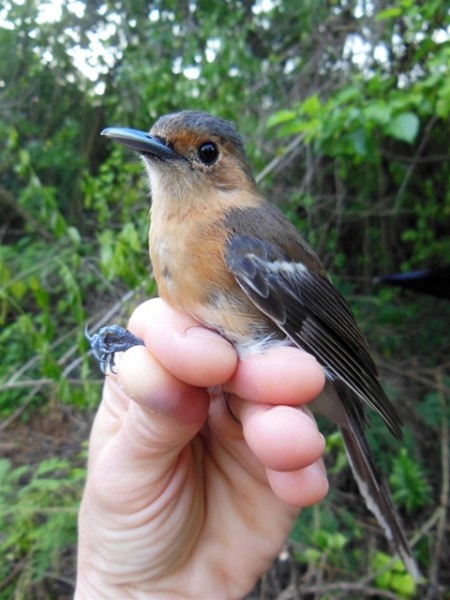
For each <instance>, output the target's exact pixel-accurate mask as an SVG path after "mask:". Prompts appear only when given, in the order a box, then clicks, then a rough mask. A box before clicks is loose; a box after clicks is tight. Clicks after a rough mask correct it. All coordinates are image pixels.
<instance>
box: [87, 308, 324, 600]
mask: <svg viewBox="0 0 450 600" xmlns="http://www.w3.org/2000/svg"><path fill="white" fill-rule="evenodd" d="M129 329H130V331H132V332H133V333H134V334H135V335H137V336H139V337H140V338H142V339H143V340H144V342H145V344H146V347H145V348H144V347H143V346H136V347H134V348H131V349H130V350H128V351H127V352H126V353H124V354H123V355H120V356H118V362H117V373H118V374H117V375H113V374H111V375H108V377H107V378H106V381H105V386H104V391H103V398H102V401H101V404H100V407H99V410H98V413H97V416H96V419H95V422H94V425H93V429H92V434H91V440H90V447H89V462H88V477H87V483H86V488H85V491H84V496H83V500H82V503H81V508H80V516H79V546H78V581H77V589H76V593H75V598H76V599H77V600H88V599H89V600H93V599H100V598H101V599H106V598H117V599H119V598H120V599H123V598H146V599H149V598H151V599H153V598H158V599H159V598H167V599H169V598H170V599H174V598H196V599H198V598H240V597H242V596H244V595H245V594H246V593H247V592H248V591H249V590H250V589H251V588H252V587H253V585H254V584H255V582H256V581H257V579H258V578H259V577H260V576H261V575H262V574H263V573H264V572H265V571H266V570H267V568H268V567H269V566H270V564H271V562H272V561H273V559H274V558H275V557H276V555H277V554H278V552H279V551H280V549H281V548H282V546H283V544H284V542H285V541H286V538H287V536H288V534H289V532H290V529H291V527H292V524H293V522H294V521H295V519H296V517H297V514H298V511H299V508H301V507H304V506H308V505H310V504H313V503H315V502H318V501H319V500H321V499H322V498H323V497H324V496H325V494H326V492H327V489H328V484H327V480H326V475H325V472H324V468H323V464H322V461H321V458H320V457H321V455H322V452H323V449H324V439H323V436H322V435H321V434H320V433H319V431H318V429H317V427H316V424H315V421H314V419H313V417H312V415H311V413H310V412H309V411H308V410H307V409H305V408H304V407H302V405H303V404H304V403H306V402H308V401H310V400H312V399H313V398H315V397H316V396H317V395H318V394H319V393H320V391H321V390H322V388H323V385H324V374H323V370H322V368H321V367H320V365H319V364H318V363H317V362H316V360H315V359H314V358H313V357H312V356H310V355H308V354H306V353H303V352H301V351H299V350H297V349H294V348H274V349H271V350H269V351H267V352H266V353H265V354H262V355H254V356H251V357H249V358H248V359H245V360H240V361H239V360H238V357H237V355H236V352H235V350H234V349H233V347H232V346H231V345H230V344H229V343H228V342H227V341H226V340H224V339H223V338H222V337H221V336H220V335H218V334H216V333H214V332H211V331H209V330H207V329H204V328H202V327H199V325H198V323H196V322H195V321H193V320H192V319H190V318H189V317H187V316H185V315H182V314H179V313H177V312H175V311H174V310H173V309H172V308H170V307H169V306H168V305H167V304H166V303H164V302H163V301H162V300H159V299H155V300H150V301H148V302H146V303H144V304H143V305H141V306H140V307H139V308H138V309H137V310H136V311H135V313H134V314H133V316H132V317H131V320H130V323H129ZM219 386H220V387H219ZM207 388H210V389H211V388H213V393H212V394H211V395H210V393H209V392H208V389H207ZM224 390H225V391H226V394H227V398H228V405H229V407H230V409H231V411H232V413H233V415H235V416H236V417H237V419H238V420H239V422H240V423H239V422H238V421H237V420H236V419H235V418H233V416H232V414H231V412H230V410H228V408H227V402H226V401H225V394H224ZM214 392H215V393H214ZM241 424H242V425H241Z"/></svg>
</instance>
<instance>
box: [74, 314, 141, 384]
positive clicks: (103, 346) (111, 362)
mask: <svg viewBox="0 0 450 600" xmlns="http://www.w3.org/2000/svg"><path fill="white" fill-rule="evenodd" d="M84 335H85V337H86V339H87V340H88V342H89V344H90V345H91V350H92V355H93V356H94V358H95V359H96V360H97V361H98V363H99V365H100V369H101V371H102V373H106V372H107V370H108V369H109V370H110V371H111V373H116V371H115V370H114V367H115V354H116V352H125V350H128V349H129V348H132V347H133V346H144V342H143V341H142V340H141V339H140V338H138V337H136V336H135V335H133V334H132V333H131V332H130V331H128V329H125V328H124V327H121V326H120V325H108V326H106V327H102V328H101V329H99V330H98V331H97V333H93V334H92V335H90V334H89V331H88V328H87V326H86V328H85V330H84Z"/></svg>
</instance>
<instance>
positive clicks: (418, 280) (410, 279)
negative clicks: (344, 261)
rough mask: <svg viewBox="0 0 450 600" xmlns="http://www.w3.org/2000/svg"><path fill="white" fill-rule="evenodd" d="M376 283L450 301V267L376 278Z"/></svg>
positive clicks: (445, 266)
mask: <svg viewBox="0 0 450 600" xmlns="http://www.w3.org/2000/svg"><path fill="white" fill-rule="evenodd" d="M376 282H377V283H385V284H388V285H396V286H398V287H401V288H403V289H407V290H412V291H413V292H416V293H418V294H428V295H430V296H436V297H438V298H446V299H447V300H450V265H443V266H440V267H436V268H434V269H421V270H420V271H408V272H406V273H392V274H390V275H383V276H382V277H379V278H377V280H376Z"/></svg>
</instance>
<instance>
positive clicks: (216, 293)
mask: <svg viewBox="0 0 450 600" xmlns="http://www.w3.org/2000/svg"><path fill="white" fill-rule="evenodd" d="M225 235H226V231H225V230H224V229H223V228H218V227H217V221H216V222H215V223H213V222H211V220H207V219H201V218H198V219H197V220H196V222H195V223H190V224H189V226H187V225H185V224H180V222H179V221H178V220H175V219H174V220H170V219H169V220H167V219H166V222H165V223H164V226H163V227H161V225H160V224H159V223H158V221H157V219H154V218H152V223H151V227H150V259H151V262H152V267H153V273H154V276H155V279H156V283H157V285H158V293H159V295H160V297H161V298H163V299H164V300H166V301H167V302H168V303H169V304H170V305H171V306H173V307H174V308H175V309H177V310H180V311H183V312H185V313H187V314H189V315H191V316H193V317H194V318H195V319H197V320H198V321H200V322H201V323H202V324H204V325H206V326H207V327H209V328H211V329H214V330H216V331H219V332H220V333H221V334H222V335H224V337H226V338H227V339H229V340H230V341H231V342H232V343H233V344H234V345H235V346H236V348H237V349H238V351H239V353H240V354H246V353H247V352H251V351H252V349H253V348H254V349H256V348H258V347H259V346H262V345H265V344H266V342H268V341H269V340H271V339H272V337H273V335H274V333H273V327H272V326H271V325H270V324H269V322H268V321H266V320H265V319H264V318H262V315H261V313H260V311H258V310H257V309H256V307H255V306H254V305H253V303H252V302H251V301H250V300H249V299H248V297H247V295H246V294H245V293H244V292H243V291H242V290H241V288H240V287H239V285H238V284H237V282H236V279H235V278H234V276H233V275H232V274H231V273H230V272H229V270H228V269H227V267H226V264H225V261H224V256H223V249H224V240H225ZM261 349H262V348H261Z"/></svg>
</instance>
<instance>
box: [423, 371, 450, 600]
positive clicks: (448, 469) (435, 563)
mask: <svg viewBox="0 0 450 600" xmlns="http://www.w3.org/2000/svg"><path fill="white" fill-rule="evenodd" d="M435 379H436V388H435V389H436V391H437V394H438V396H439V402H440V405H441V408H442V411H441V414H442V421H441V470H442V487H441V493H440V496H439V518H438V522H437V527H436V535H435V540H434V548H433V556H432V557H431V560H430V570H429V578H430V586H429V590H428V594H427V598H429V599H430V600H431V598H434V597H435V593H436V591H437V589H438V585H439V567H440V564H441V558H442V547H443V545H444V539H445V530H446V526H447V512H448V504H449V495H450V483H449V473H450V464H449V450H448V446H449V436H448V422H447V403H446V399H445V390H444V382H443V379H442V370H441V369H436V371H435Z"/></svg>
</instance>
